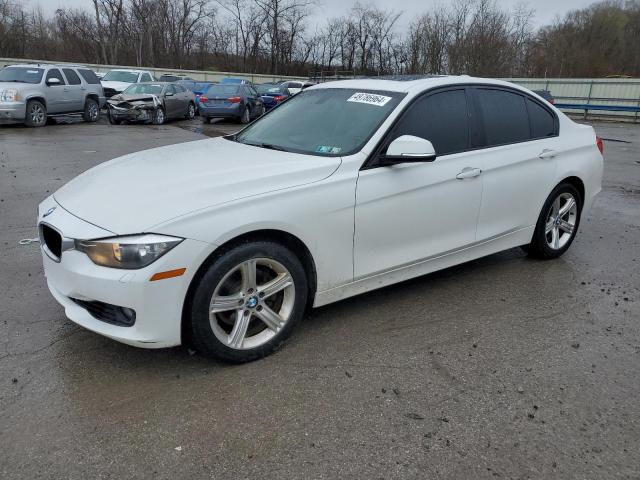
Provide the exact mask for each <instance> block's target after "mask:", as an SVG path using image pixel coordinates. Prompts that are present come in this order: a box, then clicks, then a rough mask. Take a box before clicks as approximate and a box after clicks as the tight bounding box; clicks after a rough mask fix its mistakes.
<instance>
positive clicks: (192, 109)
mask: <svg viewBox="0 0 640 480" xmlns="http://www.w3.org/2000/svg"><path fill="white" fill-rule="evenodd" d="M195 117H196V106H195V104H194V103H193V102H189V105H187V113H186V114H185V116H184V118H186V119H187V120H193V119H194V118H195Z"/></svg>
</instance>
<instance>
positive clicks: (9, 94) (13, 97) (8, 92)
mask: <svg viewBox="0 0 640 480" xmlns="http://www.w3.org/2000/svg"><path fill="white" fill-rule="evenodd" d="M17 100H18V90H16V89H15V88H6V89H4V90H0V102H15V101H17Z"/></svg>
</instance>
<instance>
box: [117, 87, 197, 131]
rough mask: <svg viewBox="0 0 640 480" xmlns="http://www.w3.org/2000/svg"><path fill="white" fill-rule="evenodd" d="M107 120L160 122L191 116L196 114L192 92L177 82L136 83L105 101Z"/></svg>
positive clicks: (158, 123) (157, 123)
mask: <svg viewBox="0 0 640 480" xmlns="http://www.w3.org/2000/svg"><path fill="white" fill-rule="evenodd" d="M107 106H108V108H109V122H111V123H112V124H114V125H117V124H120V123H122V122H123V121H125V120H126V121H130V122H136V121H140V122H151V123H153V124H154V125H162V124H163V123H164V122H165V120H167V119H169V118H187V119H192V118H193V117H195V114H196V104H195V97H194V95H193V92H191V91H189V90H187V89H186V88H184V87H183V86H182V85H179V84H176V83H162V82H152V83H136V84H134V85H131V86H130V87H128V88H127V89H126V90H125V91H124V92H122V93H121V94H119V95H115V96H113V97H111V98H110V99H109V100H108V101H107Z"/></svg>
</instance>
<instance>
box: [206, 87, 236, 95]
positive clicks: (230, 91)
mask: <svg viewBox="0 0 640 480" xmlns="http://www.w3.org/2000/svg"><path fill="white" fill-rule="evenodd" d="M239 91H240V85H211V86H210V87H209V90H207V95H210V96H211V95H217V96H224V95H237V94H238V92H239Z"/></svg>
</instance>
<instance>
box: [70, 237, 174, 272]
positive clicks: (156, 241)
mask: <svg viewBox="0 0 640 480" xmlns="http://www.w3.org/2000/svg"><path fill="white" fill-rule="evenodd" d="M182 240H183V239H182V238H176V237H169V236H166V235H156V234H153V233H148V234H142V235H128V236H123V237H113V238H104V239H102V240H76V241H75V249H76V250H78V251H80V252H84V253H86V254H87V256H88V257H89V258H90V259H91V261H92V262H93V263H95V264H96V265H101V266H103V267H111V268H125V269H136V268H144V267H146V266H147V265H150V264H152V263H153V262H155V261H156V260H157V259H159V258H160V257H161V256H162V255H164V254H165V253H167V252H168V251H169V250H171V249H172V248H173V247H175V246H176V245H178V244H179V243H180V242H182Z"/></svg>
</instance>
